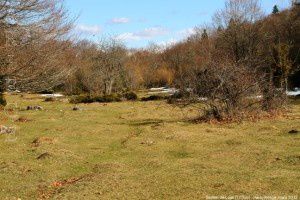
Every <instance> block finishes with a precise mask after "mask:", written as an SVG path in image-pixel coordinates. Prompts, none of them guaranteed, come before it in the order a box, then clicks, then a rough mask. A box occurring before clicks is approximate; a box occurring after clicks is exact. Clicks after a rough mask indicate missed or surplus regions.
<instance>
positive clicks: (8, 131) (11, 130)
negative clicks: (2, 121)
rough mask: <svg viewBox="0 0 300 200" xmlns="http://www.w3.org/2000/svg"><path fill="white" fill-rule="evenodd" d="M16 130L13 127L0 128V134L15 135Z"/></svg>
mask: <svg viewBox="0 0 300 200" xmlns="http://www.w3.org/2000/svg"><path fill="white" fill-rule="evenodd" d="M13 133H15V129H14V128H13V127H7V126H0V134H13Z"/></svg>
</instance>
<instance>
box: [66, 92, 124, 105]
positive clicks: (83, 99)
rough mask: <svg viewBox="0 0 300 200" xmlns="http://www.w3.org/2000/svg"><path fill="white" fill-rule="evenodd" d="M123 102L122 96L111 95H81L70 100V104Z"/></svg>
mask: <svg viewBox="0 0 300 200" xmlns="http://www.w3.org/2000/svg"><path fill="white" fill-rule="evenodd" d="M119 101H121V98H120V95H117V94H111V95H103V96H94V97H93V96H90V95H81V96H75V97H72V98H71V99H70V103H74V104H77V103H95V102H98V103H110V102H119Z"/></svg>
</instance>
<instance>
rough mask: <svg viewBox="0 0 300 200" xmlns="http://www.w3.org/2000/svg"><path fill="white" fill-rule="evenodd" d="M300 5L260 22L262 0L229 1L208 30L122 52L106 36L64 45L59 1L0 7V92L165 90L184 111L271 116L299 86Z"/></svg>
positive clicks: (24, 0) (10, 1)
mask: <svg viewBox="0 0 300 200" xmlns="http://www.w3.org/2000/svg"><path fill="white" fill-rule="evenodd" d="M299 7H300V6H297V5H294V6H291V8H289V9H286V10H282V11H279V9H278V7H277V6H274V8H273V12H272V14H270V15H265V14H264V13H263V11H262V8H261V7H260V2H259V0H227V1H226V2H225V6H224V8H223V9H221V10H219V11H217V12H216V14H215V15H214V16H213V22H212V23H211V24H210V25H207V26H205V27H201V28H195V34H193V35H191V36H189V37H188V38H187V39H185V40H183V41H180V42H178V43H176V44H174V45H171V46H168V47H166V48H161V47H159V46H157V45H150V46H149V47H148V48H144V49H127V48H126V46H124V45H123V44H122V42H120V41H117V40H115V39H113V38H109V39H104V40H101V41H99V42H92V41H87V40H80V41H77V40H74V39H70V38H71V37H70V31H71V30H72V25H73V20H70V17H69V16H68V13H67V11H66V9H65V8H64V5H63V2H61V1H58V0H4V1H1V3H0V50H1V51H0V65H1V69H0V83H1V84H0V86H1V87H0V88H1V91H0V93H1V94H3V92H4V91H5V80H6V78H7V77H9V78H14V79H16V80H17V86H16V87H17V88H18V89H19V90H21V91H31V92H40V91H43V90H59V91H63V92H65V93H66V94H70V95H75V94H83V93H85V94H89V95H103V94H104V95H107V94H112V93H120V92H123V91H124V90H137V89H141V88H149V87H155V86H172V87H176V88H178V89H180V92H181V94H180V96H181V97H182V98H181V100H182V101H181V102H184V103H185V104H190V103H192V102H195V101H197V99H198V100H199V99H201V98H206V99H207V101H206V109H205V112H206V114H207V115H208V116H211V117H213V118H218V119H222V118H224V117H227V116H235V115H240V114H241V113H243V115H244V114H245V113H248V111H249V112H250V111H251V112H254V111H255V112H256V111H257V109H260V110H265V111H271V110H274V109H276V108H278V107H281V106H282V105H284V104H285V100H286V97H285V93H286V90H288V89H290V88H293V87H296V86H299V84H300V82H299V81H300V78H299V77H300V73H299V44H300V41H299V40H300V37H299V35H300V33H299V32H300V16H299V15H300V8H299ZM258 96H261V98H257V97H258ZM244 111H245V112H244Z"/></svg>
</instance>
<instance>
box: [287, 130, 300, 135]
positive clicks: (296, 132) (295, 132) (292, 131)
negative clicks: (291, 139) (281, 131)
mask: <svg viewBox="0 0 300 200" xmlns="http://www.w3.org/2000/svg"><path fill="white" fill-rule="evenodd" d="M298 133H299V131H297V130H291V131H289V134H298Z"/></svg>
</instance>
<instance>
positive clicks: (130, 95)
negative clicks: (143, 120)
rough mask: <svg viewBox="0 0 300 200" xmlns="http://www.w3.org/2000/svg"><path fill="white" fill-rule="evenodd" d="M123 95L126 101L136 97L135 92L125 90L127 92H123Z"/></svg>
mask: <svg viewBox="0 0 300 200" xmlns="http://www.w3.org/2000/svg"><path fill="white" fill-rule="evenodd" d="M123 97H124V98H125V99H126V100H128V101H135V100H137V99H138V96H137V94H136V93H134V92H127V93H125V94H123Z"/></svg>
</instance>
